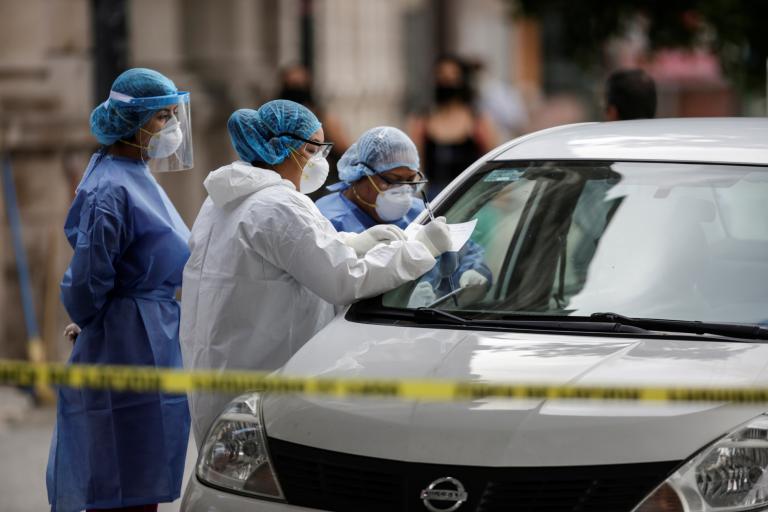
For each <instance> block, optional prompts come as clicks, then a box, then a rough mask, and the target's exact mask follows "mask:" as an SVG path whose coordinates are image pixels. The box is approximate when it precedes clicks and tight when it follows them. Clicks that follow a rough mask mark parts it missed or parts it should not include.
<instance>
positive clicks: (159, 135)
mask: <svg viewBox="0 0 768 512" xmlns="http://www.w3.org/2000/svg"><path fill="white" fill-rule="evenodd" d="M183 138H184V135H183V133H182V132H181V125H180V124H179V121H178V120H177V119H176V118H175V117H174V118H173V119H171V120H170V121H168V123H166V125H165V127H164V128H163V129H162V130H160V131H159V132H155V133H153V134H152V137H150V139H149V142H148V143H147V156H148V157H150V158H167V157H169V156H171V155H172V154H174V153H175V152H176V150H177V149H179V146H181V141H182V140H183Z"/></svg>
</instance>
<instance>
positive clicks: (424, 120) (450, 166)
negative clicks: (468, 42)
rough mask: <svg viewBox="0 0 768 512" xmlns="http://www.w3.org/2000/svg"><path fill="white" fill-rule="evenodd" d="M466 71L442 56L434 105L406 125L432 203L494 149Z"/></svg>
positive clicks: (487, 122) (491, 132) (436, 70)
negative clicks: (470, 167)
mask: <svg viewBox="0 0 768 512" xmlns="http://www.w3.org/2000/svg"><path fill="white" fill-rule="evenodd" d="M474 104H475V96H474V91H473V88H472V80H471V75H470V71H469V67H468V66H467V65H466V64H465V63H464V61H462V60H461V59H459V58H457V57H452V56H444V57H441V58H440V59H438V60H437V63H436V64H435V68H434V105H433V107H432V108H431V109H430V110H429V111H428V112H427V114H426V115H422V116H415V117H412V118H411V119H409V121H408V133H409V135H410V136H411V139H413V141H414V142H415V143H416V147H417V148H418V150H419V154H420V155H421V156H422V161H423V163H424V165H423V168H424V172H425V174H426V176H427V178H428V179H429V187H428V194H427V195H428V197H429V198H430V199H432V198H433V197H434V196H435V195H437V193H438V192H440V191H441V190H442V189H443V188H445V186H446V185H448V183H450V182H451V180H453V179H454V178H455V177H456V176H458V175H459V174H461V172H463V171H464V170H465V169H466V168H467V167H469V165H471V164H472V163H473V162H474V161H475V160H477V159H478V158H480V157H481V156H482V155H483V154H485V153H486V152H488V151H490V150H491V149H493V148H494V147H495V145H496V142H497V141H496V135H495V130H494V128H493V124H492V122H491V120H490V119H489V118H488V117H487V116H486V115H484V114H481V113H479V112H478V111H477V110H476V109H475V107H474Z"/></svg>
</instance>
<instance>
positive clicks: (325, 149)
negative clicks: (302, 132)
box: [278, 132, 333, 160]
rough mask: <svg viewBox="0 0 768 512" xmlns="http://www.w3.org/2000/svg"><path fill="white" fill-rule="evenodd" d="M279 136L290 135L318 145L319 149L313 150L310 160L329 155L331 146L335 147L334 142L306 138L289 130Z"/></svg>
mask: <svg viewBox="0 0 768 512" xmlns="http://www.w3.org/2000/svg"><path fill="white" fill-rule="evenodd" d="M278 137H290V138H292V139H296V140H300V141H301V142H306V143H307V144H311V145H313V146H316V147H317V148H318V149H317V150H316V151H314V152H311V153H312V156H310V157H309V158H310V160H315V159H318V158H325V157H327V156H328V154H329V153H330V152H331V148H332V147H333V142H317V141H316V140H309V139H305V138H303V137H299V136H298V135H296V134H293V133H288V132H283V133H280V134H278Z"/></svg>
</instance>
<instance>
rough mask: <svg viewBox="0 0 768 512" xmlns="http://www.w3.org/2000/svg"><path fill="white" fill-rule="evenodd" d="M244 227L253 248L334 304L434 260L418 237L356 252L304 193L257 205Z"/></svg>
mask: <svg viewBox="0 0 768 512" xmlns="http://www.w3.org/2000/svg"><path fill="white" fill-rule="evenodd" d="M243 229H245V230H246V231H248V233H247V235H246V236H247V238H248V239H249V242H250V243H251V244H252V247H251V248H252V249H253V250H255V251H257V252H259V253H260V254H261V255H262V256H263V257H264V258H265V259H266V260H267V261H269V262H270V263H272V264H273V265H275V266H277V267H280V268H282V269H283V270H285V271H286V272H287V273H288V274H289V275H290V276H291V277H293V278H294V279H295V280H296V281H298V282H299V283H301V284H302V285H303V286H305V287H307V288H308V289H309V290H311V291H312V292H313V293H315V294H316V295H318V296H319V297H320V298H322V299H323V300H325V301H327V302H330V303H331V304H336V305H344V304H349V303H352V302H354V301H356V300H359V299H362V298H366V297H372V296H374V295H378V294H380V293H384V292H386V291H389V290H392V289H394V288H396V287H398V286H400V285H401V284H404V283H406V282H408V281H412V280H414V279H416V278H418V277H420V276H421V275H423V274H424V273H426V272H427V271H429V270H430V269H431V268H432V267H433V266H434V265H435V261H436V260H435V258H434V257H432V255H431V254H430V253H429V250H427V248H426V247H425V246H424V244H422V243H421V242H416V241H405V242H403V241H399V242H392V243H390V244H381V245H378V246H376V247H374V248H373V249H371V250H370V251H368V252H367V253H366V254H365V255H364V256H362V257H358V256H357V254H356V253H355V250H354V249H352V248H351V247H349V246H347V245H346V244H344V242H343V240H342V238H341V237H340V236H339V234H338V232H337V231H336V229H335V228H334V227H333V225H332V224H331V223H330V222H329V221H328V219H326V218H325V217H323V215H322V214H321V213H320V211H319V210H317V208H316V207H315V206H314V205H313V204H311V203H308V204H305V203H304V201H302V200H301V198H293V197H291V198H290V200H288V201H282V202H273V203H270V204H267V205H262V206H256V207H254V209H253V210H252V211H251V215H250V216H249V222H248V225H247V226H245V225H243V226H241V231H242V230H243Z"/></svg>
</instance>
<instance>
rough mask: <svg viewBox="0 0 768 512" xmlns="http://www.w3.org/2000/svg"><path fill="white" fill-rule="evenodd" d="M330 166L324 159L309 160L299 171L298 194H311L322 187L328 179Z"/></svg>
mask: <svg viewBox="0 0 768 512" xmlns="http://www.w3.org/2000/svg"><path fill="white" fill-rule="evenodd" d="M329 170H330V165H328V160H326V159H325V158H314V159H310V160H309V161H308V162H307V164H306V165H305V166H304V168H303V169H302V170H301V181H300V182H299V192H301V193H302V194H311V193H312V192H314V191H315V190H318V189H319V188H320V187H322V186H323V184H324V183H325V180H326V179H328V171H329Z"/></svg>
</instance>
